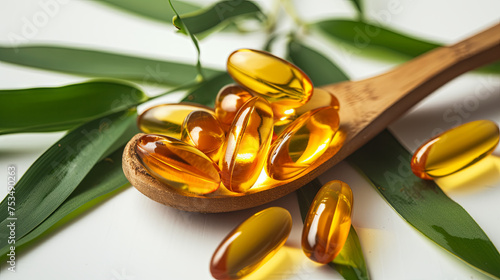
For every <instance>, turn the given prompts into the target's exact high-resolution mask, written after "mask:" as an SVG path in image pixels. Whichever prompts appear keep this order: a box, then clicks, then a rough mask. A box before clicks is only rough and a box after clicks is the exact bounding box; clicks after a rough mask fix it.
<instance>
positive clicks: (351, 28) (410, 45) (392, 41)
mask: <svg viewBox="0 0 500 280" xmlns="http://www.w3.org/2000/svg"><path fill="white" fill-rule="evenodd" d="M312 26H313V27H317V28H318V29H319V30H321V31H322V32H324V33H325V34H326V35H328V36H330V37H332V38H334V39H338V40H341V41H343V42H346V43H348V44H351V45H353V46H354V47H356V48H358V49H365V48H367V47H376V48H382V49H385V50H389V51H391V52H395V53H398V54H402V55H404V56H407V57H410V58H413V57H416V56H419V55H421V54H423V53H426V52H428V51H430V50H432V49H435V48H437V47H441V46H442V45H440V44H437V43H434V42H429V41H425V40H421V39H417V38H413V37H411V36H407V35H403V34H401V33H398V32H396V31H392V30H390V29H387V28H384V27H380V26H376V25H372V24H369V23H365V22H361V21H351V20H338V19H332V20H324V21H320V22H317V23H314V24H312ZM481 69H483V70H487V71H489V72H495V73H500V63H498V62H497V63H494V64H490V65H489V66H485V67H483V68H481Z"/></svg>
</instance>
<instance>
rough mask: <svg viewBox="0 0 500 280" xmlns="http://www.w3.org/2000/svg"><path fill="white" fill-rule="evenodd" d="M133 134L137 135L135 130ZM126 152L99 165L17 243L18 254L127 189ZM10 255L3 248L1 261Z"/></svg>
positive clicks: (0, 253) (111, 155) (113, 155)
mask: <svg viewBox="0 0 500 280" xmlns="http://www.w3.org/2000/svg"><path fill="white" fill-rule="evenodd" d="M131 131H134V132H136V130H131ZM130 137H131V136H130ZM123 139H127V140H128V139H129V137H127V136H124V137H123ZM123 149H124V146H122V147H121V148H119V149H117V150H116V151H115V152H113V153H112V154H110V155H109V156H107V157H106V158H104V159H103V160H101V161H100V162H99V163H97V164H96V165H95V166H94V167H93V168H92V170H90V172H89V173H88V174H87V175H86V176H85V178H84V179H83V181H82V182H81V183H80V184H79V185H78V186H77V187H76V189H75V190H74V191H73V192H72V193H71V195H70V196H69V197H68V198H67V199H66V200H65V201H64V203H63V204H61V206H59V208H57V210H55V211H54V212H53V213H52V214H51V215H50V216H49V217H48V218H47V219H45V220H44V221H43V222H42V223H41V224H40V225H38V226H37V227H36V228H35V229H34V230H32V231H31V232H30V233H28V234H27V235H25V236H24V237H23V238H21V239H20V240H18V241H16V243H15V246H16V251H17V250H19V248H27V247H29V245H32V244H33V243H34V241H36V240H37V239H38V238H40V237H42V236H44V235H46V234H48V233H50V232H52V231H54V230H55V229H57V228H58V227H60V226H61V225H63V224H65V223H67V222H68V221H70V220H72V219H73V218H75V217H77V216H78V215H80V214H82V213H83V212H85V211H86V210H88V209H90V208H91V207H94V206H95V205H97V204H98V203H100V202H102V201H104V200H105V199H107V198H108V197H110V196H112V195H113V194H115V193H117V192H118V191H119V190H121V189H123V188H124V187H125V186H128V185H129V184H128V181H127V178H126V177H125V175H124V174H123V171H122V154H123ZM8 252H9V248H8V246H7V247H3V248H2V249H1V250H0V260H2V259H4V258H6V257H7V253H8Z"/></svg>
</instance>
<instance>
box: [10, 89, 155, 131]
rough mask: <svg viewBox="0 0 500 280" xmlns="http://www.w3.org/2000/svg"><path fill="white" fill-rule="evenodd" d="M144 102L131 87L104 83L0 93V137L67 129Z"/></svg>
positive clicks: (142, 94)
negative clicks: (1, 135) (2, 135)
mask: <svg viewBox="0 0 500 280" xmlns="http://www.w3.org/2000/svg"><path fill="white" fill-rule="evenodd" d="M146 99H147V96H146V95H145V94H144V93H143V92H141V91H140V90H138V89H136V88H134V87H132V86H129V85H127V84H119V83H114V82H105V81H102V82H101V81H94V82H87V83H81V84H75V85H68V86H63V87H55V88H31V89H19V90H0V120H2V122H1V123H0V134H6V133H17V132H48V131H59V130H67V129H71V128H74V127H75V126H77V125H80V124H82V123H84V122H86V121H89V120H91V119H95V118H97V117H99V116H103V115H106V114H109V113H112V112H117V111H121V110H123V109H126V108H128V107H130V106H132V105H135V104H137V103H138V102H141V101H144V100H146Z"/></svg>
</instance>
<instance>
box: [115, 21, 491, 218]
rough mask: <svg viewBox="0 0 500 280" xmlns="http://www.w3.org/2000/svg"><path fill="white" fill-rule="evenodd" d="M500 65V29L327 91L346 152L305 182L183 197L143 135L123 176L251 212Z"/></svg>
mask: <svg viewBox="0 0 500 280" xmlns="http://www.w3.org/2000/svg"><path fill="white" fill-rule="evenodd" d="M496 60H500V24H497V25H495V26H493V27H491V28H489V29H488V30H486V31H483V32H481V33H479V34H477V35H475V36H473V37H471V38H469V39H466V40H464V41H462V42H459V43H457V44H455V45H453V46H450V47H442V48H438V49H435V50H433V51H431V52H429V53H426V54H424V55H422V56H419V57H417V58H415V59H413V60H411V61H409V62H407V63H405V64H403V65H401V66H399V67H397V68H395V69H394V70H392V71H389V72H387V73H385V74H382V75H379V76H376V77H373V78H369V79H366V80H361V81H354V82H343V83H339V84H333V85H328V86H325V87H324V89H326V90H328V91H329V92H331V93H332V94H334V95H335V96H336V97H337V98H338V99H339V102H340V111H339V115H340V129H339V132H338V134H339V135H341V136H342V137H341V138H343V139H342V141H343V142H344V144H343V146H342V148H341V149H340V150H338V152H337V151H336V149H330V152H327V153H326V154H325V155H324V156H323V157H322V158H321V159H320V160H319V161H318V162H315V163H314V164H313V165H312V166H311V167H309V168H308V169H307V170H306V171H305V172H304V173H302V175H301V176H299V177H297V178H294V179H293V180H289V181H285V182H279V181H271V182H270V183H269V182H268V184H269V186H272V187H271V188H269V187H268V188H262V189H258V188H257V190H252V191H250V192H249V193H247V194H244V195H239V194H235V195H232V194H229V193H227V192H225V193H224V192H218V193H215V194H211V195H207V196H197V195H190V194H182V193H180V192H178V191H176V190H174V189H172V188H169V187H168V186H165V185H163V184H162V183H160V182H159V181H157V180H156V179H155V178H153V177H151V176H150V175H149V174H148V173H147V172H146V170H145V169H144V167H143V166H142V164H141V163H140V161H139V159H138V158H137V155H136V153H135V145H136V142H137V139H138V138H139V137H140V136H141V135H142V134H138V135H136V136H135V137H134V138H132V139H131V140H130V142H129V143H128V145H127V147H126V149H125V151H124V154H123V170H124V172H125V176H126V177H127V178H128V180H129V181H130V183H132V185H133V186H135V187H136V188H137V189H138V190H139V191H140V192H142V193H143V194H144V195H146V196H148V197H150V198H151V199H153V200H155V201H157V202H160V203H162V204H165V205H169V206H172V207H175V208H178V209H181V210H185V211H192V212H203V213H216V212H229V211H235V210H240V209H246V208H250V207H254V206H258V205H262V204H264V203H267V202H270V201H273V200H276V199H278V198H280V197H283V196H284V195H286V194H289V193H291V192H293V191H295V190H297V189H298V188H300V187H301V186H303V185H305V184H306V183H308V182H309V181H311V180H312V179H314V178H316V177H317V176H319V175H320V174H322V173H323V172H325V171H326V170H328V169H329V168H331V167H332V166H334V165H335V164H337V163H338V162H340V161H342V160H343V159H345V158H346V157H347V156H349V155H350V154H351V153H353V152H354V151H356V150H357V149H359V148H360V147H361V146H363V145H364V144H365V143H367V142H368V141H369V140H370V139H372V138H373V137H374V136H376V135H377V134H378V133H379V132H381V131H382V130H384V129H385V128H386V127H387V126H388V125H389V124H390V123H391V122H392V121H394V120H396V119H397V118H398V117H400V116H401V115H403V114H404V113H405V112H407V110H408V109H410V108H411V107H412V106H413V105H415V104H417V103H418V102H419V101H420V100H422V99H423V98H425V97H426V96H427V95H429V94H430V93H432V92H433V91H434V90H436V89H437V88H439V87H440V86H442V85H444V84H445V83H447V82H448V81H450V80H452V79H453V78H455V77H457V76H459V75H461V74H462V73H465V72H467V71H470V70H472V69H475V68H477V67H480V66H482V65H485V64H487V63H491V62H494V61H496Z"/></svg>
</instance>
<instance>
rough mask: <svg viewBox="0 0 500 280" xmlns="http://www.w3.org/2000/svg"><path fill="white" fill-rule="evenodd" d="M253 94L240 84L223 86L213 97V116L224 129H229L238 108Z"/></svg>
mask: <svg viewBox="0 0 500 280" xmlns="http://www.w3.org/2000/svg"><path fill="white" fill-rule="evenodd" d="M252 97H253V95H252V94H251V93H250V92H248V90H246V89H245V88H243V87H242V86H240V85H236V84H232V85H227V86H225V87H223V88H222V89H221V90H220V91H219V93H218V94H217V97H216V98H215V116H216V117H217V119H218V120H219V122H220V123H221V125H222V128H223V129H224V131H227V130H229V127H230V126H231V123H233V120H234V117H235V116H236V113H237V112H238V110H239V109H240V108H241V106H243V104H245V102H247V101H248V99H250V98H252Z"/></svg>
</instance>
